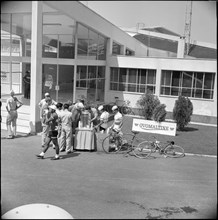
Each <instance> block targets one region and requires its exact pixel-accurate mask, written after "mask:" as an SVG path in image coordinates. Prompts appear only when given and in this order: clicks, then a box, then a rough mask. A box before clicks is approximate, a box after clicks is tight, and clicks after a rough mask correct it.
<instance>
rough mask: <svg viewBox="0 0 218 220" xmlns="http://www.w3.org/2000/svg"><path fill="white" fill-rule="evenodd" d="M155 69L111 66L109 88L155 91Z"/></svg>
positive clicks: (129, 90)
mask: <svg viewBox="0 0 218 220" xmlns="http://www.w3.org/2000/svg"><path fill="white" fill-rule="evenodd" d="M155 85H156V70H148V69H132V68H129V69H127V68H111V75H110V89H111V90H115V91H128V92H139V93H144V92H145V91H147V90H150V91H151V92H153V93H155Z"/></svg>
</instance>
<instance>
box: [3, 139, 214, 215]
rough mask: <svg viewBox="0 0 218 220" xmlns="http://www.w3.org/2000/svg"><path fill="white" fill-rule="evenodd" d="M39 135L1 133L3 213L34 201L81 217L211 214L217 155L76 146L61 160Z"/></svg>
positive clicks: (62, 154) (63, 154)
mask: <svg viewBox="0 0 218 220" xmlns="http://www.w3.org/2000/svg"><path fill="white" fill-rule="evenodd" d="M40 143H41V142H40V136H27V137H25V136H20V137H18V138H15V139H13V140H8V139H1V202H2V204H1V205H2V210H1V211H2V215H3V214H4V213H6V212H7V211H9V210H11V209H13V208H15V207H18V206H22V205H25V204H31V203H46V204H51V205H55V206H58V207H61V208H63V209H65V210H66V211H67V212H69V213H70V214H71V215H72V216H73V217H74V218H77V219H128V218H129V219H134V218H135V219H152V218H153V219H154V218H155V219H157V218H159V219H167V218H168V219H180V218H182V219H187V218H193V219H199V218H212V217H214V216H215V214H216V206H217V159H216V158H209V157H194V156H186V157H184V158H180V159H178V158H177V159H170V158H164V157H162V156H161V155H155V157H153V158H151V159H138V158H135V157H133V156H130V157H127V158H125V157H123V156H122V155H120V154H119V155H108V154H105V153H103V152H102V150H101V148H100V147H99V148H98V151H97V152H84V151H77V152H75V153H72V154H69V155H66V154H65V153H61V159H60V160H58V161H52V160H50V158H51V157H53V156H54V154H55V151H54V150H53V149H52V148H50V149H49V150H48V152H47V153H46V156H45V159H43V160H41V159H37V158H36V156H35V155H36V154H38V153H40V151H41V146H40Z"/></svg>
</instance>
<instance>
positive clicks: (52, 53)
mask: <svg viewBox="0 0 218 220" xmlns="http://www.w3.org/2000/svg"><path fill="white" fill-rule="evenodd" d="M75 30H76V28H75V21H74V20H73V19H71V18H69V17H67V16H65V15H62V14H57V13H56V14H52V13H44V14H43V45H42V56H43V57H50V58H58V57H59V58H64V59H74V50H75Z"/></svg>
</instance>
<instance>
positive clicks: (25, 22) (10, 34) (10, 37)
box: [1, 13, 31, 56]
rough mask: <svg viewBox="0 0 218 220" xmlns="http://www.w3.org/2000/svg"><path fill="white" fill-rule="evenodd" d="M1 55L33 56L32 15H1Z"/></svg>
mask: <svg viewBox="0 0 218 220" xmlns="http://www.w3.org/2000/svg"><path fill="white" fill-rule="evenodd" d="M1 55H2V56H31V14H30V13H19V14H18V13H13V14H1Z"/></svg>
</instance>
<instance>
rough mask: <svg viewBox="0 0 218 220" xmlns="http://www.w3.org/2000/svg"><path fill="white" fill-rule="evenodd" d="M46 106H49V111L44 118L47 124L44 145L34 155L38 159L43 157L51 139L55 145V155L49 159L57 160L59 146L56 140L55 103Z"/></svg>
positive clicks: (56, 116) (56, 119) (56, 117)
mask: <svg viewBox="0 0 218 220" xmlns="http://www.w3.org/2000/svg"><path fill="white" fill-rule="evenodd" d="M48 108H49V112H48V113H47V115H46V120H45V124H47V125H48V134H47V136H46V141H45V144H44V146H45V147H44V149H43V151H42V152H41V153H40V154H39V155H36V156H37V158H39V159H44V155H45V153H46V151H47V150H48V148H49V144H50V142H51V141H52V142H53V144H54V145H55V150H56V155H55V157H53V158H52V159H51V160H58V159H60V158H59V146H58V142H57V135H58V130H57V127H58V115H57V113H56V112H55V111H56V106H55V105H50V106H49V107H48Z"/></svg>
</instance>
